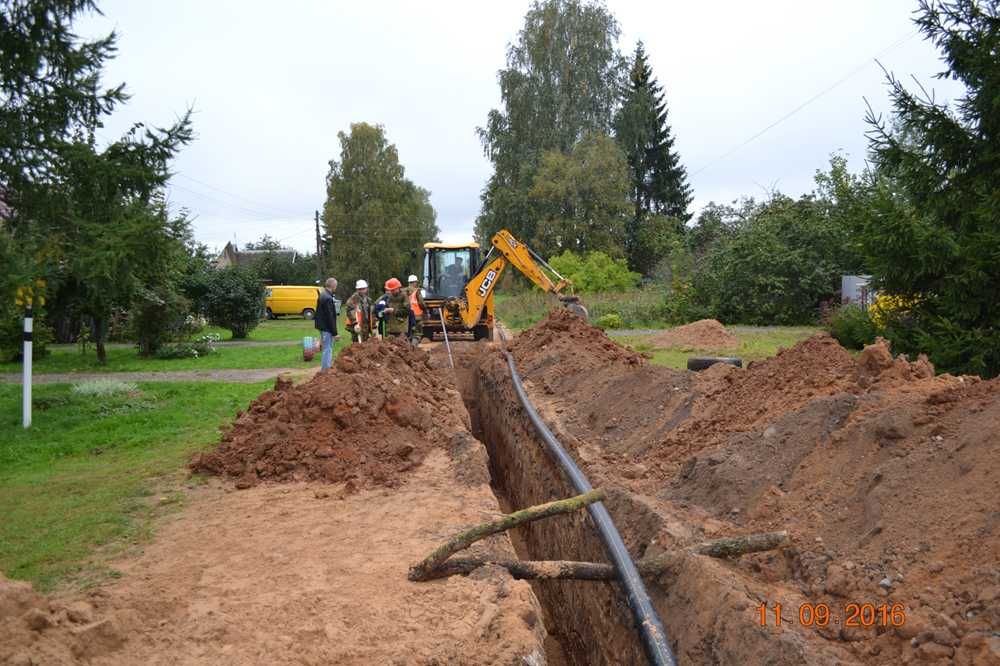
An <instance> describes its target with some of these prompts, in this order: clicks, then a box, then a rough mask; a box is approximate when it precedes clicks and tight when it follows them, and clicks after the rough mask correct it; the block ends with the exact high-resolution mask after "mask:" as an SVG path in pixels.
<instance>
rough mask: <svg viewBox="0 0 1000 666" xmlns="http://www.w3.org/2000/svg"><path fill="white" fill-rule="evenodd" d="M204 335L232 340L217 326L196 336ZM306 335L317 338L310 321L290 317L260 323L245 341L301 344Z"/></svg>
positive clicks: (223, 329)
mask: <svg viewBox="0 0 1000 666" xmlns="http://www.w3.org/2000/svg"><path fill="white" fill-rule="evenodd" d="M206 333H218V334H219V335H221V336H222V339H223V340H232V339H233V338H232V335H231V334H230V332H229V329H226V328H219V327H218V326H208V327H206V328H205V330H204V331H202V332H201V333H199V334H198V335H204V334H206ZM307 335H311V336H312V337H314V338H315V337H319V331H317V330H316V327H315V326H314V325H313V322H312V320H311V319H302V318H301V317H290V318H284V319H272V320H265V321H262V322H260V324H259V325H258V326H257V328H255V329H253V330H252V331H250V335H249V336H248V337H247V338H246V339H247V340H259V341H264V340H297V341H298V342H302V338H304V337H305V336H307ZM195 337H197V336H195Z"/></svg>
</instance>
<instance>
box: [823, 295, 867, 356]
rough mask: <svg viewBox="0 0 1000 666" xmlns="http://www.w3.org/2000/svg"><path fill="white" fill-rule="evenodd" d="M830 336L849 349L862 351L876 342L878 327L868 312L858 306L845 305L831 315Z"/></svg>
mask: <svg viewBox="0 0 1000 666" xmlns="http://www.w3.org/2000/svg"><path fill="white" fill-rule="evenodd" d="M828 328H829V330H830V335H832V336H833V337H834V338H836V339H837V342H839V343H840V344H842V345H843V346H844V347H847V348H848V349H862V348H864V346H865V345H870V344H871V343H873V342H875V337H876V336H877V335H878V334H879V330H878V327H877V326H876V325H875V322H873V321H872V318H871V315H870V314H869V313H868V310H866V309H864V308H860V307H858V306H856V305H850V304H849V305H844V306H841V307H839V308H837V309H836V310H835V311H834V312H833V314H831V315H830V321H829V324H828Z"/></svg>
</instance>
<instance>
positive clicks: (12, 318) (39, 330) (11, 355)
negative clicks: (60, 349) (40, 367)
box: [0, 304, 54, 363]
mask: <svg viewBox="0 0 1000 666" xmlns="http://www.w3.org/2000/svg"><path fill="white" fill-rule="evenodd" d="M32 330H33V332H32V336H31V337H32V340H31V358H32V359H40V358H42V357H44V356H45V355H47V354H48V353H49V349H48V346H49V344H51V343H52V340H53V337H54V336H53V334H52V328H51V327H49V326H48V325H47V324H46V323H45V319H44V316H43V313H42V312H40V311H37V310H36V311H35V317H34V320H33V321H32ZM23 357H24V310H23V309H21V308H15V307H13V306H8V305H4V304H0V363H9V362H11V361H20V360H21V359H22V358H23Z"/></svg>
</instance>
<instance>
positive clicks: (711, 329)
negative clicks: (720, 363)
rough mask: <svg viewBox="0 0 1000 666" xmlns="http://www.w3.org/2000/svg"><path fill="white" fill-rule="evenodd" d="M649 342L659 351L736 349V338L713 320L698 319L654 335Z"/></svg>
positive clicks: (738, 343) (737, 344)
mask: <svg viewBox="0 0 1000 666" xmlns="http://www.w3.org/2000/svg"><path fill="white" fill-rule="evenodd" d="M650 342H651V343H652V345H653V346H654V347H659V348H660V349H707V350H716V349H736V348H737V347H739V346H740V342H739V340H737V339H736V336H735V335H733V334H732V333H730V332H729V331H727V330H726V327H725V326H723V325H722V324H721V323H719V322H718V321H716V320H715V319H700V320H698V321H695V322H691V323H690V324H684V325H683V326H678V327H677V328H670V329H667V330H666V331H663V332H662V333H658V334H657V335H654V336H653V337H652V338H651V339H650Z"/></svg>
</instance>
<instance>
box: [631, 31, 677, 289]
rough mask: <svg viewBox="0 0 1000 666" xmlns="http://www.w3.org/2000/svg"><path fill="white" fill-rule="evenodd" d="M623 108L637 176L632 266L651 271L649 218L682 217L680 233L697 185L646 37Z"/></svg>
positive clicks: (633, 177) (634, 182)
mask: <svg viewBox="0 0 1000 666" xmlns="http://www.w3.org/2000/svg"><path fill="white" fill-rule="evenodd" d="M623 97H624V99H623V101H622V106H621V109H619V111H618V113H617V114H616V115H615V120H614V130H615V137H616V138H617V140H618V143H619V145H621V147H622V150H623V151H624V152H625V156H626V159H627V160H628V165H629V171H630V176H631V180H632V192H631V198H632V203H633V206H634V213H633V217H632V220H631V221H630V224H629V228H628V239H627V244H628V246H627V250H628V255H629V266H630V268H632V269H633V270H637V271H640V272H643V273H648V272H649V271H650V270H652V268H653V265H651V264H655V262H656V257H653V256H650V253H649V252H646V251H645V249H644V248H643V247H642V245H643V244H642V243H641V241H640V240H639V239H640V238H641V237H642V236H643V234H642V233H641V230H642V227H643V224H644V223H645V222H646V221H647V220H648V219H649V218H650V216H651V215H662V216H665V217H668V218H672V219H674V220H676V228H677V231H678V233H680V232H681V231H683V225H684V223H685V222H687V221H688V220H689V219H690V218H691V214H690V213H689V212H688V205H689V204H690V203H691V187H690V186H689V185H688V183H687V171H686V170H685V169H684V166H683V165H682V164H681V161H680V155H678V154H677V151H676V150H675V149H674V137H673V134H672V131H671V129H670V126H669V125H668V124H667V104H666V101H665V100H664V94H663V89H662V88H661V87H660V84H659V82H658V81H657V80H656V78H655V77H654V76H653V70H652V68H651V67H650V66H649V61H648V59H647V58H646V50H645V48H644V47H643V44H642V42H639V43H638V44H637V45H636V47H635V56H634V57H633V60H632V67H631V70H630V72H629V80H628V84H627V86H626V87H625V90H624V95H623Z"/></svg>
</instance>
